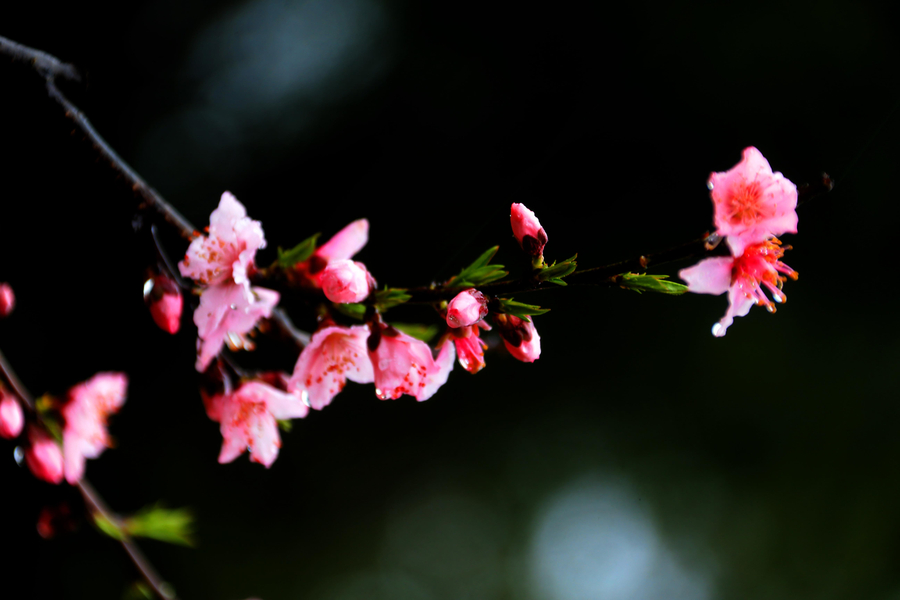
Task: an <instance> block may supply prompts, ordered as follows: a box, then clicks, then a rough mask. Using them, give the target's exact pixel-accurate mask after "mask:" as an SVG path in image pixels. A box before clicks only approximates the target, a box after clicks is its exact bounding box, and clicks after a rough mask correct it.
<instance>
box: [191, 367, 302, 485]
mask: <svg viewBox="0 0 900 600" xmlns="http://www.w3.org/2000/svg"><path fill="white" fill-rule="evenodd" d="M210 406H215V411H213V412H210V417H213V415H214V414H215V416H216V417H218V420H219V422H220V423H221V427H220V430H221V432H222V438H223V441H222V450H221V451H220V452H219V463H221V464H225V463H229V462H231V461H233V460H234V459H235V458H237V457H238V456H240V455H241V454H243V452H244V450H247V449H249V450H250V460H252V461H254V462H258V463H260V464H262V465H265V466H266V468H268V467H270V466H272V463H273V462H275V459H276V458H278V449H279V448H280V447H281V437H280V436H279V435H278V423H277V420H278V419H295V418H302V417H305V416H306V413H307V412H309V408H308V407H307V406H306V405H305V404H303V402H302V401H301V400H300V396H299V395H297V394H289V393H285V392H282V391H280V390H278V389H276V388H274V387H272V386H271V385H269V384H267V383H263V382H261V381H251V382H248V383H245V384H243V385H242V386H241V387H240V388H238V390H237V391H236V392H233V393H231V394H224V395H221V396H219V397H218V398H217V399H216V400H215V402H210V404H209V405H208V406H207V410H208V411H209V408H210ZM214 420H215V419H214Z"/></svg>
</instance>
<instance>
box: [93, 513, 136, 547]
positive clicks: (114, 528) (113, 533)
mask: <svg viewBox="0 0 900 600" xmlns="http://www.w3.org/2000/svg"><path fill="white" fill-rule="evenodd" d="M91 517H93V519H94V525H96V526H97V529H99V530H100V531H102V532H103V533H105V534H106V535H108V536H109V537H111V538H112V539H114V540H117V541H119V542H121V541H123V540H125V539H127V538H128V534H127V533H125V532H124V531H123V530H122V528H121V527H120V526H119V525H118V524H116V523H113V522H112V521H111V520H109V519H107V518H106V517H105V516H103V515H102V514H100V513H99V512H95V513H93V514H91Z"/></svg>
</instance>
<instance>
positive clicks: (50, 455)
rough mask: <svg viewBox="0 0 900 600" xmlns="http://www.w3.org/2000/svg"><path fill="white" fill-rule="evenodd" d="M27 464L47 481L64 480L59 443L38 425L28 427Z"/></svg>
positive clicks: (57, 481) (39, 476) (33, 471)
mask: <svg viewBox="0 0 900 600" xmlns="http://www.w3.org/2000/svg"><path fill="white" fill-rule="evenodd" d="M25 464H27V465H28V468H29V469H31V473H32V475H34V476H35V477H37V478H38V479H42V480H44V481H46V482H47V483H61V482H62V480H63V454H62V450H60V448H59V444H57V443H56V441H55V440H54V439H53V438H52V437H50V436H49V435H48V434H47V433H46V432H45V431H44V430H43V429H41V428H40V427H38V426H37V425H31V426H29V427H28V446H27V447H26V448H25Z"/></svg>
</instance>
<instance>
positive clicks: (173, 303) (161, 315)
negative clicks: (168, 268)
mask: <svg viewBox="0 0 900 600" xmlns="http://www.w3.org/2000/svg"><path fill="white" fill-rule="evenodd" d="M144 302H145V303H146V304H147V307H148V308H149V309H150V315H151V316H152V317H153V321H154V322H155V323H156V324H157V325H158V326H159V328H160V329H162V330H163V331H167V332H169V333H172V334H175V333H178V329H179V328H180V327H181V311H182V309H183V307H184V299H183V298H182V296H181V290H180V289H178V284H176V283H175V280H173V279H172V278H171V277H170V276H169V275H167V274H166V273H160V274H158V275H156V276H155V277H151V278H150V279H148V280H147V281H145V282H144Z"/></svg>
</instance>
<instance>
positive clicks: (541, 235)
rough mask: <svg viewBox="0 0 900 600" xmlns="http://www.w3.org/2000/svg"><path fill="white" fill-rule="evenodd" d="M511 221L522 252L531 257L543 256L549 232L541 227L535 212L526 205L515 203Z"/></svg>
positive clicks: (510, 213)
mask: <svg viewBox="0 0 900 600" xmlns="http://www.w3.org/2000/svg"><path fill="white" fill-rule="evenodd" d="M509 221H510V224H511V225H512V230H513V235H514V236H516V240H517V241H518V242H519V245H520V246H521V247H522V250H524V251H525V252H527V253H528V254H529V255H531V256H541V255H542V254H543V253H544V246H545V245H546V244H547V232H546V231H544V228H543V227H541V222H540V221H538V218H537V217H536V216H534V212H532V211H530V210H528V209H527V208H526V207H525V205H524V204H519V203H514V204H513V205H512V206H511V207H510V210H509Z"/></svg>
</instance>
